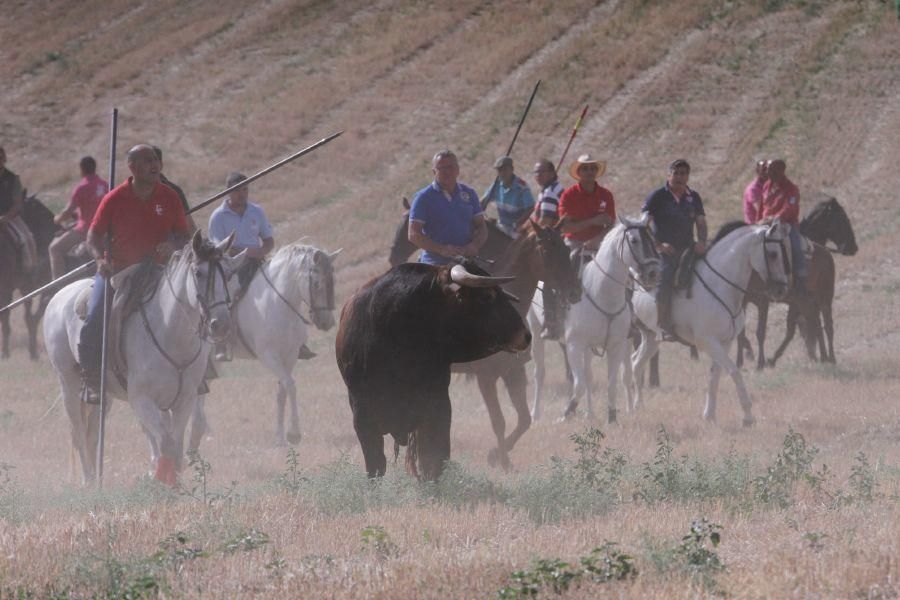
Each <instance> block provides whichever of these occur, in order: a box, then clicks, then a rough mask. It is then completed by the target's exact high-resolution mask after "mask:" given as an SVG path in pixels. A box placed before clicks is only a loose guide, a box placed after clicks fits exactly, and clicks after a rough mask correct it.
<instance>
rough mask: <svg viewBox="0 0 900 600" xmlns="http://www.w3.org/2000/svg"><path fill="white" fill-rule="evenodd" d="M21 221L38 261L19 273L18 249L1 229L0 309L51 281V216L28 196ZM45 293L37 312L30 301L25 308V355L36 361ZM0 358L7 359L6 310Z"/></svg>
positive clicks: (0, 317)
mask: <svg viewBox="0 0 900 600" xmlns="http://www.w3.org/2000/svg"><path fill="white" fill-rule="evenodd" d="M22 218H23V220H24V221H25V224H26V225H28V228H29V229H31V232H32V235H34V241H35V245H36V246H37V254H38V262H37V264H36V265H35V267H34V269H33V270H32V271H31V272H30V273H27V274H26V273H23V272H21V268H20V262H19V258H18V249H17V247H16V243H15V242H14V241H13V239H12V237H11V234H10V232H9V231H8V230H7V228H6V227H5V226H0V307H2V306H6V305H7V304H9V303H10V302H12V298H13V294H14V292H15V291H16V290H18V291H19V292H20V293H21V294H22V295H23V296H24V295H25V294H28V293H29V292H31V291H32V290H35V289H37V288H38V287H40V286H42V285H44V284H45V283H47V282H48V281H50V257H49V253H48V250H47V249H48V248H49V246H50V242H51V241H52V239H53V231H54V227H55V225H54V224H53V213H52V212H50V210H48V209H47V207H46V206H44V205H43V204H41V202H40V201H39V200H38V199H37V198H35V197H34V196H31V197H29V198H27V199H26V200H25V203H24V205H23V207H22ZM50 295H51V294H47V295H45V297H42V298H41V299H40V300H39V302H38V307H37V309H36V310H33V309H32V303H31V300H27V301H26V302H25V303H24V305H25V326H26V327H27V329H28V353H29V355H30V356H31V359H32V360H37V358H38V347H37V328H38V324H39V323H40V321H41V317H42V316H43V314H44V309H45V308H46V307H47V302H49V300H50ZM0 333H2V340H0V358H9V336H10V333H11V328H10V325H9V311H4V312H3V313H0Z"/></svg>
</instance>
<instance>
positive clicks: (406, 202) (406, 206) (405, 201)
mask: <svg viewBox="0 0 900 600" xmlns="http://www.w3.org/2000/svg"><path fill="white" fill-rule="evenodd" d="M403 209H404V210H409V200H407V199H406V196H403Z"/></svg>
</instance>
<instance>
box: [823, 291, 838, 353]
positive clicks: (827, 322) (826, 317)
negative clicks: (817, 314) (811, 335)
mask: <svg viewBox="0 0 900 600" xmlns="http://www.w3.org/2000/svg"><path fill="white" fill-rule="evenodd" d="M822 321H823V325H824V327H825V339H826V340H827V341H828V359H827V360H828V362H830V363H832V364H834V363H835V362H836V360H835V358H834V321H833V319H832V316H831V302H824V303H823V304H822ZM823 360H824V356H823Z"/></svg>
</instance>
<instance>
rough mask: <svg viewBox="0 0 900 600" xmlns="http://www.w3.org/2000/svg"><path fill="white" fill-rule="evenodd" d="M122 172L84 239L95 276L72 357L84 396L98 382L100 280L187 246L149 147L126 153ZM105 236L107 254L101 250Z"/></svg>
mask: <svg viewBox="0 0 900 600" xmlns="http://www.w3.org/2000/svg"><path fill="white" fill-rule="evenodd" d="M128 169H129V170H130V171H131V177H129V178H128V180H127V181H125V182H124V183H122V184H121V185H119V186H117V187H116V188H114V189H113V190H112V191H110V192H109V193H108V194H106V196H104V197H103V200H101V201H100V206H98V207H97V212H96V213H95V214H94V219H93V221H92V222H91V226H90V228H89V229H88V234H87V245H88V249H89V250H90V251H91V254H92V255H93V256H94V259H95V260H96V261H97V274H96V275H95V276H94V287H93V290H92V291H91V298H90V301H89V303H88V314H87V319H86V320H85V323H84V326H83V327H82V328H81V335H80V337H79V344H78V358H79V362H80V363H81V370H82V376H83V378H84V382H85V386H86V387H87V388H88V390H89V391H95V390H96V388H97V387H98V384H99V379H100V352H101V349H100V344H101V335H102V331H103V290H104V287H105V286H104V283H105V278H107V277H109V276H111V275H112V274H113V273H116V272H118V271H121V270H122V269H124V268H125V267H129V266H131V265H133V264H136V263H138V262H141V261H142V260H144V258H148V257H149V258H152V259H153V260H155V261H157V262H160V263H161V262H163V261H165V260H167V259H168V257H169V255H170V254H171V253H172V252H173V251H174V250H175V249H176V248H180V247H181V246H183V245H184V244H185V243H187V241H188V226H187V220H186V218H185V213H184V209H183V208H182V206H181V200H180V199H179V198H178V195H177V194H176V193H175V191H174V190H173V189H172V188H170V187H168V186H166V185H163V184H162V183H161V182H160V179H159V173H160V163H159V159H158V158H157V156H156V153H155V152H154V151H153V147H152V146H149V145H146V144H140V145H137V146H135V147H134V148H132V149H131V150H129V151H128ZM107 235H109V241H110V252H109V255H107V253H106V251H105V247H106V244H105V238H106V237H107Z"/></svg>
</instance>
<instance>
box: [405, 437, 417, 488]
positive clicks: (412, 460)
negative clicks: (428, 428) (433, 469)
mask: <svg viewBox="0 0 900 600" xmlns="http://www.w3.org/2000/svg"><path fill="white" fill-rule="evenodd" d="M418 460H419V432H418V430H416V431H411V432H410V433H409V436H408V437H407V439H406V472H407V473H409V474H410V475H411V476H413V477H415V478H416V479H420V477H419V469H418V466H417V465H416V463H417V462H418Z"/></svg>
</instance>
